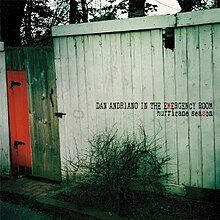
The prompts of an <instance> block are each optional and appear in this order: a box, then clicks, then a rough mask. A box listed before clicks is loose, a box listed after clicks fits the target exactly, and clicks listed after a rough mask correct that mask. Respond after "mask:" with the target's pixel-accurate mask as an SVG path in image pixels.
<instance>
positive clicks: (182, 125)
mask: <svg viewBox="0 0 220 220" xmlns="http://www.w3.org/2000/svg"><path fill="white" fill-rule="evenodd" d="M175 45H176V48H175V75H176V101H177V102H187V101H188V91H187V74H188V73H187V63H186V29H185V28H177V29H176V30H175ZM188 138H189V136H188V118H187V117H185V116H183V117H178V118H177V146H178V152H177V157H178V159H177V160H178V164H177V166H178V169H179V173H178V174H179V181H178V183H179V184H185V185H189V184H190V160H189V158H190V156H189V152H190V150H189V140H188Z"/></svg>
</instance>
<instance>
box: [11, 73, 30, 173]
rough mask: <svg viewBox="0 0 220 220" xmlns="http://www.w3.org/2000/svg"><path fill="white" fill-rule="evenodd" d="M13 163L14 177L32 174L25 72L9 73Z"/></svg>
mask: <svg viewBox="0 0 220 220" xmlns="http://www.w3.org/2000/svg"><path fill="white" fill-rule="evenodd" d="M7 89H8V107H9V127H10V147H11V162H12V171H13V174H14V175H25V174H30V173H31V141H30V130H29V108H28V93H27V82H26V72H25V71H7Z"/></svg>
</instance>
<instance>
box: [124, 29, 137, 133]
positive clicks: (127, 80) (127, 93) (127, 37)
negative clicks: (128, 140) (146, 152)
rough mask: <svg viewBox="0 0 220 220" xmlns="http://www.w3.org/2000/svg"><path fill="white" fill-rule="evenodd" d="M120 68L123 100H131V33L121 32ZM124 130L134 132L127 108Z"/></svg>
mask: <svg viewBox="0 0 220 220" xmlns="http://www.w3.org/2000/svg"><path fill="white" fill-rule="evenodd" d="M121 53H122V57H121V62H122V66H121V68H122V69H121V70H122V77H123V101H124V102H133V92H132V83H133V82H132V68H131V65H132V64H131V34H130V33H122V34H121ZM123 120H124V131H125V132H126V133H130V132H134V130H133V129H134V111H133V110H132V109H128V110H126V111H124V115H123Z"/></svg>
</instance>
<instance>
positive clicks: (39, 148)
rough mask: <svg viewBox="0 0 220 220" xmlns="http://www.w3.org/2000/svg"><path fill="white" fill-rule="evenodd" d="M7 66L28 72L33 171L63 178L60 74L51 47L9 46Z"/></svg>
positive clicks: (58, 179)
mask: <svg viewBox="0 0 220 220" xmlns="http://www.w3.org/2000/svg"><path fill="white" fill-rule="evenodd" d="M6 66H7V70H26V71H27V74H28V90H29V112H30V130H31V140H32V163H33V164H32V174H33V176H37V177H43V178H47V179H51V180H55V181H60V180H61V164H60V149H59V132H58V118H57V117H56V116H54V114H55V112H57V95H56V78H55V70H54V54H53V49H52V48H50V47H42V48H40V47H36V48H7V49H6Z"/></svg>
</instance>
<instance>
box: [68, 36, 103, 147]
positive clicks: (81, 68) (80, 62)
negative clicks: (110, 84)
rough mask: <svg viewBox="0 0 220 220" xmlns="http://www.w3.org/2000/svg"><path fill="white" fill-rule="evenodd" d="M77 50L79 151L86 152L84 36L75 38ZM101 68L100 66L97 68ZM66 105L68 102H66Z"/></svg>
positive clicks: (86, 110) (87, 131)
mask: <svg viewBox="0 0 220 220" xmlns="http://www.w3.org/2000/svg"><path fill="white" fill-rule="evenodd" d="M76 50H77V74H78V82H77V83H78V101H79V114H80V116H79V117H80V125H81V141H82V143H81V147H80V148H81V149H80V150H82V151H84V150H86V148H87V147H88V133H89V130H88V129H89V128H88V100H87V88H86V86H87V72H86V69H85V44H84V36H78V37H76ZM99 59H101V58H99ZM99 68H101V65H100V66H99ZM70 83H71V82H70ZM67 104H68V102H67Z"/></svg>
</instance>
